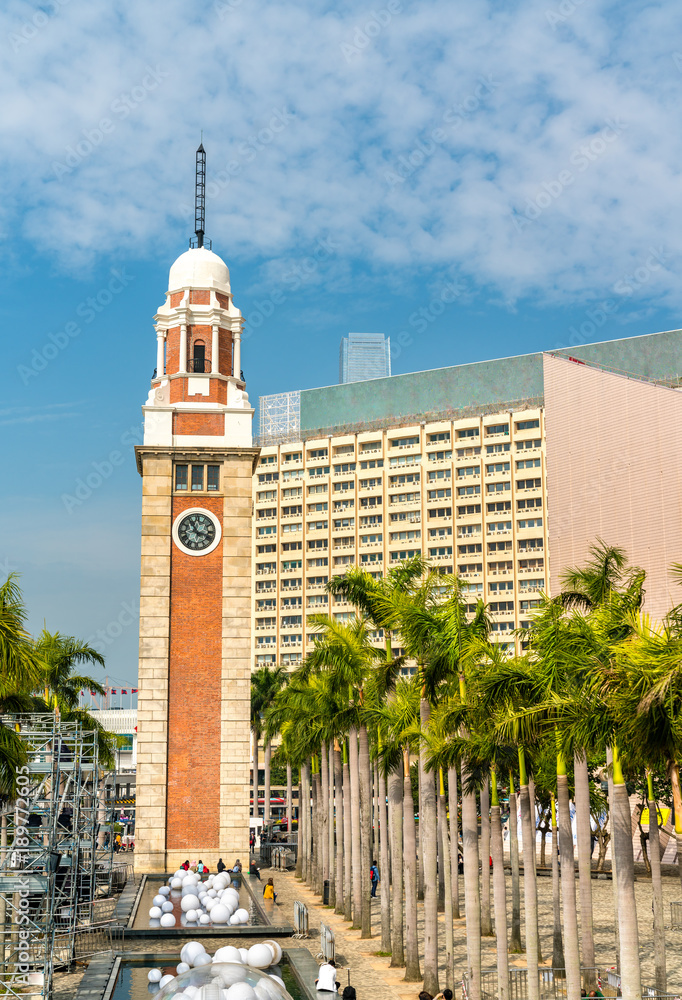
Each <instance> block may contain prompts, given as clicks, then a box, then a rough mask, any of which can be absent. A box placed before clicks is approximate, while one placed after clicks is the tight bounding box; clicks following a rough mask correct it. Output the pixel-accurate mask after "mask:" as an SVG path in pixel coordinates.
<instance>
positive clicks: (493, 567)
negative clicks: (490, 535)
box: [488, 559, 514, 573]
mask: <svg viewBox="0 0 682 1000" xmlns="http://www.w3.org/2000/svg"><path fill="white" fill-rule="evenodd" d="M513 568H514V564H513V562H512V561H511V559H510V560H503V561H501V562H489V563H488V572H489V573H511V571H512V569H513Z"/></svg>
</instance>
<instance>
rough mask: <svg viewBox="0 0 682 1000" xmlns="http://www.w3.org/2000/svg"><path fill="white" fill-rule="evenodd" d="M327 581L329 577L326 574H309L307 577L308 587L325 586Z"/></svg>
mask: <svg viewBox="0 0 682 1000" xmlns="http://www.w3.org/2000/svg"><path fill="white" fill-rule="evenodd" d="M328 582H329V577H328V576H309V577H308V586H309V587H324V586H326V584H327V583H328ZM324 600H325V601H326V600H327V598H326V597H325V598H324Z"/></svg>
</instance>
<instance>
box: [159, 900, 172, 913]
mask: <svg viewBox="0 0 682 1000" xmlns="http://www.w3.org/2000/svg"><path fill="white" fill-rule="evenodd" d="M161 909H162V911H163V912H164V913H172V912H173V904H172V903H171V901H170V899H167V900H166V901H165V902H163V903H162V904H161Z"/></svg>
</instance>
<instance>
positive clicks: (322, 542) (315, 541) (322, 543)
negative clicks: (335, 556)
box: [308, 538, 329, 550]
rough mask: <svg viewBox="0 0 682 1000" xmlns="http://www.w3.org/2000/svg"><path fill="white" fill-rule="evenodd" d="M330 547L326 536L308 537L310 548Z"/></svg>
mask: <svg viewBox="0 0 682 1000" xmlns="http://www.w3.org/2000/svg"><path fill="white" fill-rule="evenodd" d="M327 548H329V542H328V541H327V539H326V538H309V539H308V550H311V549H327Z"/></svg>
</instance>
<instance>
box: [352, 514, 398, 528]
mask: <svg viewBox="0 0 682 1000" xmlns="http://www.w3.org/2000/svg"><path fill="white" fill-rule="evenodd" d="M393 516H394V517H395V515H393ZM383 519H384V516H383V514H367V515H365V517H361V518H360V527H361V528H368V527H370V525H372V524H381V523H382V521H383Z"/></svg>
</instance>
